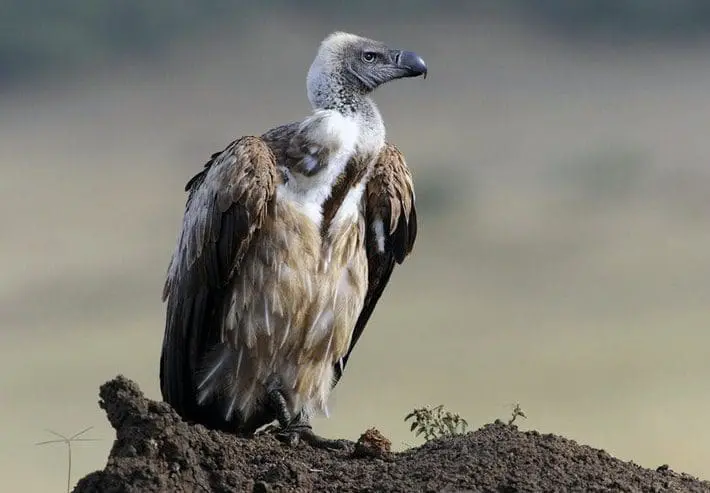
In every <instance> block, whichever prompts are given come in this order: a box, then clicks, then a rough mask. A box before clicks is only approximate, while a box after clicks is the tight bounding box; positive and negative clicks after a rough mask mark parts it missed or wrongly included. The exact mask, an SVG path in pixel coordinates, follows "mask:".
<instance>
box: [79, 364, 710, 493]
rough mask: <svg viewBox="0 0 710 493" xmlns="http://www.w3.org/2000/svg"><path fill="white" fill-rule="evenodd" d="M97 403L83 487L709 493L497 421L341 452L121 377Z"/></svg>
mask: <svg viewBox="0 0 710 493" xmlns="http://www.w3.org/2000/svg"><path fill="white" fill-rule="evenodd" d="M100 397H101V400H100V402H99V405H100V406H101V407H102V408H103V409H104V410H105V411H106V414H107V415H108V419H109V421H110V422H111V425H112V426H113V427H114V428H115V429H116V441H115V442H114V444H113V447H112V449H111V452H110V455H109V458H108V463H107V464H106V467H105V469H104V470H103V471H97V472H94V473H91V474H89V475H87V476H86V477H84V478H82V479H81V480H80V481H79V483H78V484H77V486H76V488H75V489H74V492H75V493H88V492H101V493H110V492H201V491H208V492H211V491H214V492H235V491H237V492H239V491H245V492H264V493H266V492H276V491H294V492H310V491H317V492H327V491H339V492H340V491H343V492H345V491H359V492H395V491H397V492H416V491H449V492H453V491H474V492H506V493H513V492H538V491H539V492H543V491H544V492H557V491H560V492H562V491H564V492H576V491H579V492H664V491H672V492H684V491H688V492H710V482H707V481H700V480H698V479H696V478H694V477H692V476H689V475H687V474H679V473H675V472H673V471H671V470H670V468H668V466H661V467H659V468H658V469H656V470H651V469H644V468H642V467H640V466H638V465H636V464H634V463H631V462H623V461H621V460H618V459H616V458H614V457H612V456H610V455H609V454H607V453H606V452H604V451H603V450H598V449H594V448H591V447H588V446H584V445H579V444H577V443H576V442H574V441H572V440H568V439H565V438H562V437H559V436H555V435H550V434H541V433H537V432H535V431H527V432H522V431H519V430H518V429H517V427H515V426H511V425H507V424H504V423H501V422H496V423H493V424H489V425H486V426H484V427H482V428H480V429H479V430H477V431H474V432H471V433H467V434H464V435H456V436H451V437H447V438H441V439H437V440H433V441H430V442H428V443H426V444H424V445H422V446H421V447H417V448H413V449H410V450H407V451H404V452H398V453H392V452H390V451H389V441H388V440H387V439H386V438H385V437H383V436H382V435H381V434H380V433H379V432H378V431H377V430H374V429H371V430H367V431H366V432H365V433H363V436H362V437H361V440H359V441H358V445H357V446H355V444H353V446H352V447H351V448H350V449H348V450H342V451H326V450H318V449H314V448H311V447H310V446H308V445H306V444H298V445H297V446H289V445H284V444H282V443H281V442H279V441H277V440H276V439H275V438H274V437H273V436H272V435H269V434H266V435H259V436H257V437H254V438H239V437H236V436H234V435H230V434H227V433H222V432H218V431H214V430H208V429H206V428H204V427H203V426H201V425H193V424H189V423H186V422H184V421H183V420H182V419H181V418H180V417H179V416H178V415H177V414H176V413H175V411H173V410H172V408H171V407H170V406H169V405H167V404H166V403H164V402H156V401H152V400H149V399H146V398H145V396H144V395H143V393H142V392H141V390H140V389H139V388H138V385H137V384H136V383H134V382H132V381H130V380H128V379H126V378H125V377H122V376H118V377H117V378H115V379H113V380H111V381H109V382H106V383H105V384H103V385H102V386H101V389H100Z"/></svg>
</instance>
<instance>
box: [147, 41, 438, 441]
mask: <svg viewBox="0 0 710 493" xmlns="http://www.w3.org/2000/svg"><path fill="white" fill-rule="evenodd" d="M426 73H427V67H426V64H425V63H424V61H423V60H422V59H421V58H420V57H419V56H418V55H416V54H415V53H413V52H411V51H403V50H395V49H390V48H388V47H387V46H386V45H385V44H383V43H381V42H378V41H374V40H371V39H367V38H363V37H360V36H356V35H353V34H348V33H342V32H336V33H333V34H331V35H330V36H328V37H327V38H326V39H325V40H323V42H322V43H321V45H320V47H319V49H318V52H317V55H316V57H315V60H314V61H313V63H312V65H311V67H310V70H309V71H308V76H307V93H308V98H309V100H310V103H311V105H312V107H313V112H312V113H311V114H310V115H308V116H307V117H306V118H305V119H303V120H301V121H298V122H294V123H290V124H286V125H282V126H279V127H276V128H273V129H271V130H268V131H267V132H265V133H264V134H262V135H260V136H245V137H242V138H239V139H237V140H235V141H234V142H232V143H231V144H229V145H228V146H227V147H226V149H224V150H223V151H221V152H218V153H215V154H213V155H212V157H211V159H210V160H209V161H208V162H207V164H206V165H205V167H204V169H203V170H202V171H200V172H199V173H198V174H197V175H195V176H194V177H193V178H192V179H191V180H190V181H189V182H188V183H187V185H186V187H185V190H186V191H187V192H188V199H187V204H186V208H185V213H184V218H183V222H182V231H181V233H180V235H179V238H178V241H177V246H176V248H175V251H174V254H173V256H172V259H171V262H170V266H169V268H168V274H167V279H166V282H165V288H164V292H163V298H164V300H167V315H166V325H165V335H164V340H163V349H162V355H161V360H160V385H161V391H162V394H163V398H164V400H165V401H166V402H168V403H169V404H171V405H172V406H173V407H174V408H175V410H176V411H177V412H178V413H179V414H180V415H181V416H182V417H183V418H184V419H186V420H188V421H193V422H198V423H202V424H204V425H205V426H208V427H211V428H216V429H222V430H230V431H233V432H235V433H245V434H250V433H252V432H253V431H254V430H255V429H257V428H258V427H261V426H263V425H264V424H267V423H270V422H272V421H274V420H278V422H279V425H280V428H279V431H278V436H279V437H280V438H282V439H287V440H288V441H289V442H294V441H298V439H299V438H300V439H303V440H305V441H307V442H308V443H311V444H313V445H316V446H338V443H339V441H337V440H328V439H325V438H321V437H319V436H317V435H315V434H314V433H313V431H312V429H311V426H310V424H309V422H310V418H311V416H312V415H313V414H314V413H317V412H325V413H327V407H326V406H327V400H328V395H329V393H330V391H331V389H332V388H333V386H334V385H335V383H336V382H337V381H338V379H339V378H340V376H341V375H342V372H343V369H344V368H345V365H346V363H347V361H348V358H349V357H350V354H351V351H352V349H353V346H354V345H355V344H356V343H357V341H358V339H359V338H360V336H361V334H362V332H363V329H364V328H365V325H366V324H367V322H368V319H369V318H370V315H371V314H372V311H373V309H374V307H375V305H376V304H377V302H378V300H379V298H380V295H381V294H382V291H383V289H384V288H385V286H386V285H387V283H388V281H389V278H390V274H391V273H392V269H393V268H394V266H395V264H396V263H402V261H403V260H404V258H405V257H406V256H407V255H408V254H409V253H410V251H411V250H412V247H413V244H414V240H415V237H416V232H417V219H416V214H415V207H414V190H413V185H412V177H411V174H410V172H409V169H408V168H407V165H406V164H405V160H404V157H403V155H402V153H401V152H400V151H399V150H398V149H397V148H396V147H395V146H394V145H392V144H390V143H388V142H386V141H385V127H384V124H383V121H382V117H381V115H380V112H379V110H378V108H377V106H376V105H375V103H374V102H373V100H372V97H371V96H372V92H373V91H374V90H375V89H376V88H377V87H378V86H380V85H382V84H385V83H387V82H390V81H393V80H395V79H401V78H405V77H415V76H419V75H425V76H426Z"/></svg>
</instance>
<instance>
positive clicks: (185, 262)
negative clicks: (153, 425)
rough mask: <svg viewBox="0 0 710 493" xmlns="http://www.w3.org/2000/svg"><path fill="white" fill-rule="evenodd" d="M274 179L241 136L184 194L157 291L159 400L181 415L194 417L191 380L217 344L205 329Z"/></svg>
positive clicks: (257, 147) (269, 160) (214, 331)
mask: <svg viewBox="0 0 710 493" xmlns="http://www.w3.org/2000/svg"><path fill="white" fill-rule="evenodd" d="M279 179H280V178H279V172H278V170H277V163H276V158H275V156H274V153H273V152H272V151H271V148H270V147H269V145H268V144H267V143H266V142H265V141H264V140H263V139H261V138H259V137H251V136H248V137H242V138H240V139H238V140H235V141H234V142H232V143H231V144H230V145H229V146H227V148H226V149H224V150H223V151H221V152H218V153H215V154H213V155H212V157H211V159H210V160H209V161H208V162H207V164H206V165H205V167H204V169H203V170H202V171H200V172H199V173H198V174H197V175H195V176H194V177H193V178H192V179H190V181H189V182H188V183H187V185H186V186H185V190H186V191H187V192H188V198H187V203H186V207H185V213H184V217H183V222H182V231H181V233H180V237H179V239H178V242H177V247H176V249H175V252H174V254H173V257H172V259H171V262H170V266H169V268H168V275H167V279H166V281H165V286H164V290H163V300H167V302H168V303H167V316H166V330H165V336H164V340H163V350H162V356H161V362H160V381H161V390H162V393H163V396H164V398H165V400H166V401H168V402H169V403H171V404H172V405H173V407H176V408H177V409H179V410H182V411H184V412H185V414H187V415H192V414H193V413H195V412H198V411H197V405H196V402H194V400H195V392H194V380H193V379H194V376H195V371H196V370H197V369H198V366H199V365H200V363H201V362H200V361H199V358H200V357H201V356H202V355H203V354H204V352H205V351H206V350H207V349H208V348H209V347H210V346H211V345H214V344H217V343H218V342H219V338H220V332H219V327H217V326H214V327H212V326H210V324H209V323H207V321H208V320H210V319H213V318H211V317H209V316H210V314H212V313H214V312H215V311H216V310H218V309H219V305H220V301H221V297H222V296H223V295H224V291H225V289H226V286H227V285H228V283H229V281H230V280H231V279H232V277H233V276H234V274H235V272H236V271H237V270H238V269H239V264H240V262H241V260H242V258H243V257H244V254H245V253H246V251H247V249H248V247H249V245H250V243H251V241H252V239H253V238H254V236H255V234H256V233H257V231H258V230H259V228H260V227H261V226H262V224H263V223H264V221H265V220H266V218H267V214H268V210H269V206H270V204H271V203H272V201H273V199H274V196H275V190H276V186H277V184H278V180H279Z"/></svg>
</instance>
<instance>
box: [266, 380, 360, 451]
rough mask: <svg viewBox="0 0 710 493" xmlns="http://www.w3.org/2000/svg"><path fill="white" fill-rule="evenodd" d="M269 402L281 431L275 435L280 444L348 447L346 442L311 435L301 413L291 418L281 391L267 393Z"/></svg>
mask: <svg viewBox="0 0 710 493" xmlns="http://www.w3.org/2000/svg"><path fill="white" fill-rule="evenodd" d="M269 400H270V401H271V406H272V407H273V409H274V411H275V412H276V419H278V421H279V425H280V426H281V429H280V430H279V431H278V432H277V433H276V438H278V439H279V440H281V441H282V442H285V443H287V444H289V445H291V446H296V445H298V443H299V442H300V441H303V442H306V443H307V444H309V445H310V446H311V447H315V448H326V449H344V448H347V447H348V441H347V440H334V439H330V438H323V437H321V436H318V435H316V434H315V433H313V428H312V427H311V425H310V423H309V422H308V419H307V418H306V417H305V416H304V415H303V413H301V414H299V415H298V416H296V417H295V418H293V417H291V413H290V412H289V410H288V406H287V404H286V398H285V397H284V395H283V393H282V392H281V390H279V389H272V390H271V391H269Z"/></svg>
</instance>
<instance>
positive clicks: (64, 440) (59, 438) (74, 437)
mask: <svg viewBox="0 0 710 493" xmlns="http://www.w3.org/2000/svg"><path fill="white" fill-rule="evenodd" d="M92 428H93V426H89V427H88V428H84V429H83V430H81V431H80V432H78V433H74V434H73V435H72V436H70V437H66V436H64V435H62V434H60V433H57V432H56V431H53V430H46V431H47V432H49V433H51V434H52V435H54V436H56V437H57V438H56V439H54V440H46V441H44V442H39V443H35V445H49V444H50V443H63V444H65V445H66V447H67V493H69V492H70V491H71V444H72V443H73V442H97V441H99V440H100V439H99V438H81V435H83V434H84V433H86V432H87V431H89V430H90V429H92Z"/></svg>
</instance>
